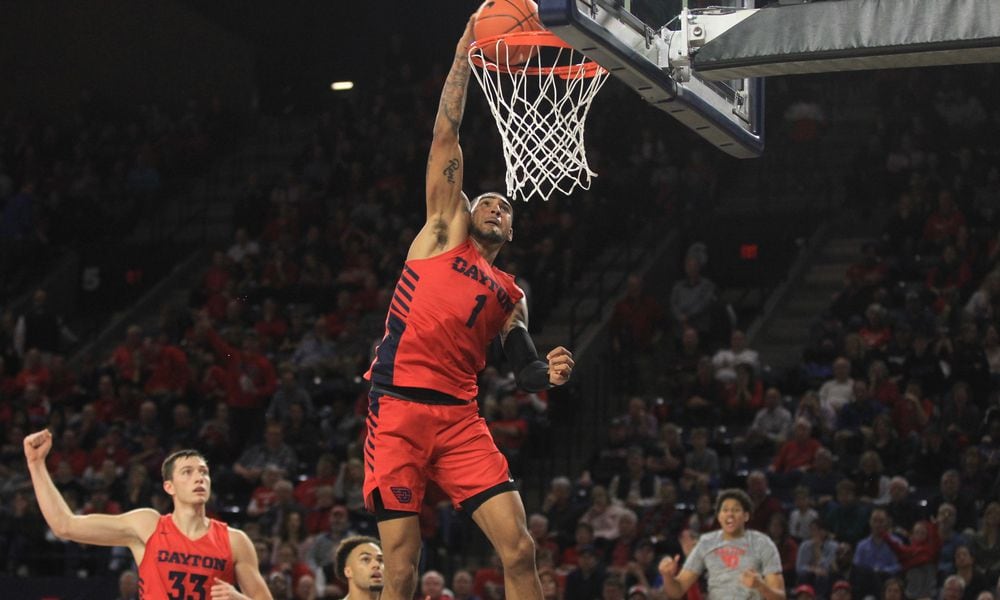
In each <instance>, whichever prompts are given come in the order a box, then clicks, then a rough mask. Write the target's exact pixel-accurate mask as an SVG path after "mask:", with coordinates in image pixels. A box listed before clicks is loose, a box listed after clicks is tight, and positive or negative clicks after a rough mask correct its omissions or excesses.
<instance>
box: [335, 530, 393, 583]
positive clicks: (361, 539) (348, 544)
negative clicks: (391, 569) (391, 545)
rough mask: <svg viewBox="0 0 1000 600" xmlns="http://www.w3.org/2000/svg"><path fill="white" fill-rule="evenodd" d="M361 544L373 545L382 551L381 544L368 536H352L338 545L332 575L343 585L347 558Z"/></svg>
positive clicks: (345, 580) (345, 578)
mask: <svg viewBox="0 0 1000 600" xmlns="http://www.w3.org/2000/svg"><path fill="white" fill-rule="evenodd" d="M361 544H373V545H375V546H377V547H378V549H379V550H381V549H382V542H380V541H378V539H377V538H373V537H372V536H370V535H352V536H350V537H347V538H344V539H343V541H341V542H340V545H339V546H337V552H336V554H334V557H333V573H334V575H336V576H337V577H338V578H339V579H340V580H341V581H343V582H344V583H347V575H345V574H344V567H346V566H347V557H348V556H350V554H351V552H353V551H354V549H355V548H357V547H358V546H360V545H361Z"/></svg>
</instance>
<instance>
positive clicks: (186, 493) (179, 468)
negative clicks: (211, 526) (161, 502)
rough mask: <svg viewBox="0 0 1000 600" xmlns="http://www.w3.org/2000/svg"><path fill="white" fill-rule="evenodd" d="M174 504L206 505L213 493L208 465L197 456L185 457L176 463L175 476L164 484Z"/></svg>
mask: <svg viewBox="0 0 1000 600" xmlns="http://www.w3.org/2000/svg"><path fill="white" fill-rule="evenodd" d="M163 488H164V489H165V490H166V491H167V493H168V494H170V495H171V496H173V497H174V502H184V503H187V504H205V503H206V502H208V498H209V496H210V495H211V493H212V477H211V475H210V474H209V472H208V465H207V464H206V463H205V461H204V460H202V459H200V458H198V457H197V456H185V457H183V458H178V459H177V461H176V462H174V474H173V477H171V479H170V481H166V482H164V484H163Z"/></svg>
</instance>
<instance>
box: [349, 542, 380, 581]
mask: <svg viewBox="0 0 1000 600" xmlns="http://www.w3.org/2000/svg"><path fill="white" fill-rule="evenodd" d="M384 566H385V562H384V561H383V560H382V550H381V549H380V548H379V547H378V546H376V545H375V544H361V545H359V546H358V547H357V548H355V549H354V550H351V553H350V554H349V555H348V556H347V564H346V565H345V566H344V574H345V575H347V578H348V579H349V580H350V581H351V583H352V584H354V585H355V586H357V587H358V588H360V589H362V590H370V591H377V590H381V589H382V568H383V567H384Z"/></svg>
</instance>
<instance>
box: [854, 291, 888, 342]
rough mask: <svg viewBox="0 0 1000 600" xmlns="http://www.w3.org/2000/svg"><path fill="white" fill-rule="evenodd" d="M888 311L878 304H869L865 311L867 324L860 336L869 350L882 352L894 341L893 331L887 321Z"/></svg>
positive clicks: (863, 326)
mask: <svg viewBox="0 0 1000 600" xmlns="http://www.w3.org/2000/svg"><path fill="white" fill-rule="evenodd" d="M885 316H886V310H885V308H884V307H883V306H882V305H881V304H878V303H873V304H869V305H868V308H867V309H865V323H864V325H862V326H861V330H860V331H858V334H859V335H860V336H861V341H862V342H864V344H865V348H867V349H868V350H882V349H884V348H885V347H886V346H887V345H888V344H889V341H890V340H891V339H892V329H891V328H890V327H889V324H888V323H886V321H885Z"/></svg>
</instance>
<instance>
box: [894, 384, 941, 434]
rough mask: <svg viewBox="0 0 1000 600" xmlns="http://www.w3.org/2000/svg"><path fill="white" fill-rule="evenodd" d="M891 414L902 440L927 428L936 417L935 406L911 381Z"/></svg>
mask: <svg viewBox="0 0 1000 600" xmlns="http://www.w3.org/2000/svg"><path fill="white" fill-rule="evenodd" d="M890 414H891V415H892V422H893V424H894V425H895V426H896V432H897V433H898V434H899V436H900V437H901V438H908V437H909V436H910V435H911V434H918V433H920V432H922V431H923V430H924V428H925V427H927V423H928V422H929V421H930V419H931V417H932V416H933V415H934V404H933V403H931V401H930V400H928V399H926V398H923V397H922V393H921V389H920V385H919V384H918V383H916V382H912V381H911V382H910V383H909V384H907V386H906V392H905V393H904V394H903V397H902V398H901V399H900V400H898V401H897V402H896V403H895V404H893V405H892V410H891V412H890Z"/></svg>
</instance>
